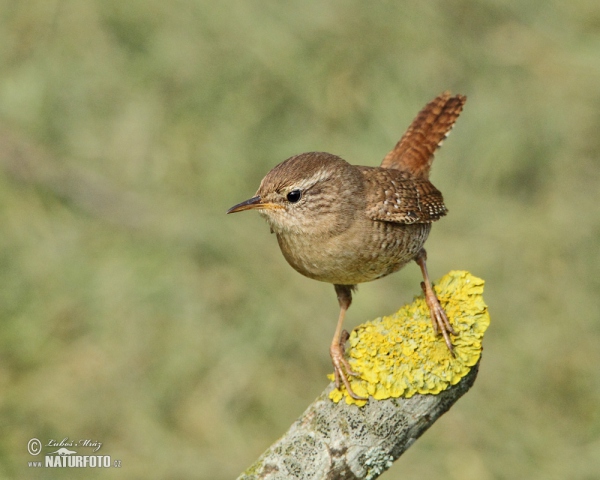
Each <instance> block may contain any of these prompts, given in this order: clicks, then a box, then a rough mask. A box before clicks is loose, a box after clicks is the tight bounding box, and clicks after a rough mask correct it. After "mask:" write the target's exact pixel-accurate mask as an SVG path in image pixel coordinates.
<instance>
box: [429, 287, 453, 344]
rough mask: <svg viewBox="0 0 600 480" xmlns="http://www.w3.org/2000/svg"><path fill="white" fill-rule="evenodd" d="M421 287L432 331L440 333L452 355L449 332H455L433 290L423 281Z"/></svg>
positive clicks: (435, 333) (436, 333)
mask: <svg viewBox="0 0 600 480" xmlns="http://www.w3.org/2000/svg"><path fill="white" fill-rule="evenodd" d="M421 288H422V289H423V292H424V293H425V302H426V303H427V307H428V308H429V315H430V316H431V323H432V325H433V333H434V335H438V334H439V333H441V334H442V336H443V337H444V341H445V342H446V346H447V347H448V350H450V353H452V355H454V347H453V346H452V340H450V334H452V335H457V333H456V331H455V330H454V329H453V328H452V325H450V321H449V320H448V316H447V315H446V312H445V311H444V309H443V308H442V306H441V305H440V301H439V300H438V298H437V297H436V295H435V293H434V291H433V290H432V289H428V288H427V287H426V285H425V282H421Z"/></svg>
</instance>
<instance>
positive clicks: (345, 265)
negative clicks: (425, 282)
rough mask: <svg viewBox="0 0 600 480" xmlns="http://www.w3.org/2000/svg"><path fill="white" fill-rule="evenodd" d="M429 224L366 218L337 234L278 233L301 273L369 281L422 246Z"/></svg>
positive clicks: (393, 269)
mask: <svg viewBox="0 0 600 480" xmlns="http://www.w3.org/2000/svg"><path fill="white" fill-rule="evenodd" d="M430 229H431V225H430V224H412V225H404V224H398V223H390V222H379V221H372V220H370V219H366V220H365V221H364V222H355V224H354V225H353V226H352V227H351V228H350V229H348V230H346V231H345V232H343V233H342V234H340V235H331V236H327V237H323V236H318V235H311V234H308V233H306V234H304V233H302V232H297V233H289V232H284V233H278V234H277V240H278V242H279V246H280V248H281V251H282V253H283V255H284V257H285V259H286V260H287V262H288V263H289V264H290V265H291V266H292V267H293V268H294V269H295V270H297V271H298V272H300V273H301V274H302V275H305V276H307V277H309V278H313V279H315V280H320V281H323V282H329V283H334V284H340V285H354V284H357V283H364V282H369V281H371V280H375V279H377V278H381V277H383V276H386V275H389V274H390V273H393V272H396V271H398V270H399V269H400V268H402V267H403V266H404V265H406V264H407V263H408V262H410V261H411V260H413V259H414V257H415V256H416V254H417V253H418V252H419V250H420V249H421V248H422V247H423V244H424V243H425V240H426V239H427V236H428V235H429V231H430Z"/></svg>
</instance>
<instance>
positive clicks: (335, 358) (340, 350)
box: [329, 330, 367, 400]
mask: <svg viewBox="0 0 600 480" xmlns="http://www.w3.org/2000/svg"><path fill="white" fill-rule="evenodd" d="M349 336H350V335H349V333H348V332H347V331H346V330H344V331H343V332H342V336H341V337H340V341H339V343H332V344H331V347H330V348H329V354H330V355H331V361H332V363H333V372H334V374H335V386H336V388H338V389H339V388H340V386H341V384H342V382H343V383H344V386H345V387H346V390H347V391H348V395H350V396H351V397H352V398H353V399H354V400H367V398H364V397H360V396H358V395H357V394H356V393H354V391H353V390H352V387H350V382H349V381H348V375H352V376H353V377H358V376H359V374H358V373H356V372H355V371H354V370H352V368H351V367H350V363H348V360H346V357H344V354H345V351H346V349H345V346H344V345H345V343H346V340H348V338H349Z"/></svg>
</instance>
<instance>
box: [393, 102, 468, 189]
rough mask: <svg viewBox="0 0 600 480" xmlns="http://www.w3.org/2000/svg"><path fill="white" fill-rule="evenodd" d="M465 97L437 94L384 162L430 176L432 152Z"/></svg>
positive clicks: (449, 128)
mask: <svg viewBox="0 0 600 480" xmlns="http://www.w3.org/2000/svg"><path fill="white" fill-rule="evenodd" d="M466 101H467V97H465V96H464V95H455V96H450V92H444V93H442V94H441V95H439V96H438V97H436V98H434V99H433V100H432V101H431V102H429V103H428V104H427V105H425V107H424V108H423V110H421V111H420V112H419V114H418V115H417V116H416V118H415V119H414V120H413V122H412V123H411V124H410V127H408V130H407V131H406V133H405V134H404V135H403V136H402V138H401V139H400V141H399V142H398V143H397V144H396V146H395V147H394V149H393V150H392V151H391V152H390V153H388V154H387V155H386V156H385V158H384V159H383V162H381V166H382V167H383V168H395V169H397V170H403V171H406V172H409V173H411V174H412V175H413V176H415V177H419V178H429V171H430V169H431V163H432V162H433V154H434V153H435V151H436V150H437V148H438V147H440V146H441V145H442V142H443V141H444V139H445V138H446V137H447V136H448V134H449V133H450V130H452V127H453V126H454V122H456V119H457V118H458V116H459V115H460V112H462V109H463V105H464V104H465V102H466Z"/></svg>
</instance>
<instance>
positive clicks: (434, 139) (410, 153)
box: [227, 92, 466, 400]
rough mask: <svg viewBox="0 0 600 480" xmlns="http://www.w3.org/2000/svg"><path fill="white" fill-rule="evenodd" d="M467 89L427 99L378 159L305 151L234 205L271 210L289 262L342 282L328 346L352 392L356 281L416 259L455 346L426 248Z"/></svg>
mask: <svg viewBox="0 0 600 480" xmlns="http://www.w3.org/2000/svg"><path fill="white" fill-rule="evenodd" d="M465 102H466V97H465V96H463V95H455V96H451V95H450V93H449V92H444V93H443V94H441V95H439V96H438V97H436V98H435V99H434V100H432V101H431V102H430V103H428V104H427V105H426V106H425V107H424V108H423V110H421V112H419V114H418V115H417V117H416V118H415V119H414V120H413V122H412V124H411V125H410V127H409V128H408V130H407V131H406V133H405V134H404V135H403V136H402V138H401V139H400V141H399V142H398V143H397V144H396V146H395V147H394V149H393V150H392V151H391V152H390V153H388V154H387V155H386V156H385V158H384V159H383V161H382V163H381V166H379V167H363V166H357V165H351V164H349V163H348V162H346V161H345V160H343V159H341V158H340V157H337V156H335V155H331V154H329V153H323V152H310V153H302V154H300V155H296V156H294V157H291V158H288V159H287V160H285V161H284V162H282V163H280V164H279V165H277V166H276V167H274V168H273V169H272V170H271V171H270V172H269V173H267V175H266V176H265V178H263V180H262V182H261V183H260V187H259V189H258V191H257V192H256V195H255V196H254V197H252V198H250V199H249V200H246V201H245V202H242V203H239V204H237V205H235V206H233V207H231V208H230V209H229V210H228V211H227V213H234V212H241V211H244V210H250V209H255V210H258V211H259V212H260V214H261V215H262V216H264V217H265V219H266V220H267V222H268V224H269V225H270V227H271V231H272V232H273V233H275V235H276V236H277V241H278V243H279V247H280V248H281V252H282V253H283V256H284V257H285V259H286V260H287V261H288V263H289V264H290V265H291V266H292V267H293V268H294V269H295V270H296V271H298V272H300V273H301V274H302V275H305V276H307V277H309V278H313V279H315V280H320V281H322V282H328V283H332V284H333V285H334V287H335V291H336V294H337V298H338V302H339V305H340V314H339V318H338V322H337V327H336V330H335V334H334V336H333V341H332V342H331V347H330V349H329V352H330V355H331V359H332V362H333V367H334V372H335V383H336V386H337V387H338V388H340V385H341V382H343V384H344V385H345V386H346V389H347V390H348V393H349V394H350V395H351V396H352V397H353V398H355V399H359V400H362V399H363V398H362V397H359V396H358V395H356V394H355V393H354V392H353V391H352V389H351V388H350V383H349V381H348V375H358V374H357V373H356V372H354V371H353V370H352V369H351V368H350V365H349V363H348V361H347V360H346V358H345V357H344V354H345V352H344V344H345V342H346V340H347V338H348V333H347V332H346V331H344V330H342V324H343V321H344V316H345V314H346V311H347V310H348V308H349V307H350V304H351V302H352V292H353V290H354V289H355V288H356V285H357V284H359V283H363V282H370V281H371V280H376V279H378V278H381V277H385V276H386V275H389V274H390V273H393V272H396V271H398V270H400V269H401V268H402V267H403V266H404V265H406V264H407V263H409V262H410V261H412V260H414V261H415V262H416V263H417V264H418V265H419V267H420V268H421V272H422V274H423V282H421V288H422V289H423V292H424V294H425V300H426V303H427V306H428V307H429V312H430V315H431V320H432V323H433V330H434V333H435V334H436V335H437V334H438V333H441V335H442V336H443V338H444V340H445V342H446V345H447V346H448V349H450V351H451V352H453V347H452V341H451V339H450V334H452V335H456V333H455V331H454V330H453V329H452V326H451V325H450V322H449V321H448V317H447V316H446V313H445V312H444V310H443V308H442V306H441V305H440V302H439V300H438V299H437V297H436V295H435V293H434V291H433V288H432V285H431V281H430V279H429V274H428V273H427V264H426V259H427V253H426V252H425V249H424V248H423V245H424V243H425V240H426V239H427V236H428V235H429V231H430V230H431V224H432V222H435V221H436V220H438V219H440V218H441V217H443V216H444V215H446V213H447V209H446V206H445V205H444V200H443V198H442V194H441V193H440V191H439V190H437V189H436V188H435V187H434V186H433V185H432V184H431V182H430V181H429V172H430V169H431V164H432V162H433V155H434V153H435V151H436V149H437V148H438V147H439V146H440V145H441V144H442V142H443V140H444V139H445V138H446V136H447V135H448V133H449V132H450V130H451V129H452V127H453V125H454V122H455V121H456V119H457V118H458V116H459V115H460V113H461V111H462V109H463V105H464V104H465Z"/></svg>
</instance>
